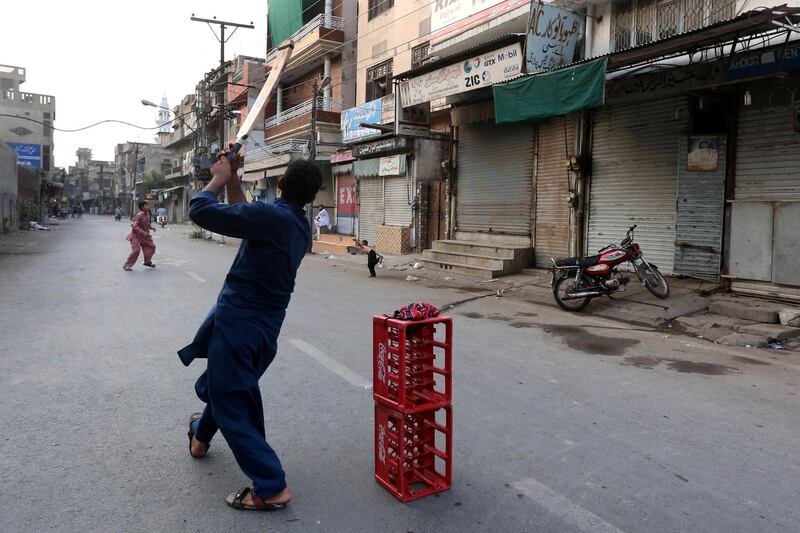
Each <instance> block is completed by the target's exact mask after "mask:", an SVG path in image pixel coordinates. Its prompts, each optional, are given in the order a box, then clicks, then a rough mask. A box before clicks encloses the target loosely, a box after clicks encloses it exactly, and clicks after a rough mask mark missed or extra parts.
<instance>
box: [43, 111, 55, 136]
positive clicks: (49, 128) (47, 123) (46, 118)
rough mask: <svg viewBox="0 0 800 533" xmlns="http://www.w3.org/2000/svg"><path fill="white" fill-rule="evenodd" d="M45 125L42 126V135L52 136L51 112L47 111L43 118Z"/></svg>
mask: <svg viewBox="0 0 800 533" xmlns="http://www.w3.org/2000/svg"><path fill="white" fill-rule="evenodd" d="M42 122H44V125H43V126H42V135H44V136H45V137H52V136H53V120H52V118H51V115H50V113H45V114H44V118H43V119H42Z"/></svg>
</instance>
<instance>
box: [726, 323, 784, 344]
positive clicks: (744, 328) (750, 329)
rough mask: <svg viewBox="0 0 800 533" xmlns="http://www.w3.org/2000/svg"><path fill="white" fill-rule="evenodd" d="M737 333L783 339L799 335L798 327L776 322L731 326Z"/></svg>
mask: <svg viewBox="0 0 800 533" xmlns="http://www.w3.org/2000/svg"><path fill="white" fill-rule="evenodd" d="M733 329H734V330H735V331H736V332H737V333H742V334H744V335H760V336H762V337H765V338H767V339H768V340H772V339H775V340H778V341H785V340H786V339H793V338H795V337H800V328H795V327H791V326H779V325H777V324H740V325H736V326H734V328H733Z"/></svg>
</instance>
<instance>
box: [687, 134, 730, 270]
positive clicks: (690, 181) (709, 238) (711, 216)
mask: <svg viewBox="0 0 800 533" xmlns="http://www.w3.org/2000/svg"><path fill="white" fill-rule="evenodd" d="M688 144H689V143H688V138H687V137H686V136H685V135H682V136H681V143H680V148H679V152H678V153H679V156H680V162H679V164H678V202H677V210H678V213H677V225H676V227H675V273H676V274H683V275H685V276H690V277H693V278H698V279H705V280H708V281H714V282H716V281H719V271H720V257H721V255H720V254H721V251H722V221H723V218H724V205H725V156H726V151H725V148H726V147H725V137H724V136H719V138H718V147H719V150H718V153H717V170H715V171H709V172H690V171H688V170H687V169H686V165H687V159H688V154H689V146H688Z"/></svg>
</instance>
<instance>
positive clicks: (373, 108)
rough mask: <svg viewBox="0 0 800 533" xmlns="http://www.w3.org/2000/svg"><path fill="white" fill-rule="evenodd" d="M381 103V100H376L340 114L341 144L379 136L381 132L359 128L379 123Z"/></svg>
mask: <svg viewBox="0 0 800 533" xmlns="http://www.w3.org/2000/svg"><path fill="white" fill-rule="evenodd" d="M381 102H382V100H381V99H380V98H378V99H377V100H372V101H371V102H366V103H363V104H361V105H357V106H356V107H351V108H350V109H346V110H344V111H343V112H342V117H341V130H342V142H345V143H352V142H357V141H360V140H362V139H366V138H369V137H375V136H377V135H380V134H381V130H377V129H373V128H365V127H363V126H361V124H380V123H381Z"/></svg>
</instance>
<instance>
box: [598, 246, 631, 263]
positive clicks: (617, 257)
mask: <svg viewBox="0 0 800 533" xmlns="http://www.w3.org/2000/svg"><path fill="white" fill-rule="evenodd" d="M627 260H628V252H626V251H625V250H624V249H622V248H614V249H613V250H609V251H607V252H606V253H604V254H603V255H601V256H600V261H599V263H600V264H601V265H618V264H620V263H623V262H625V261H627Z"/></svg>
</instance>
